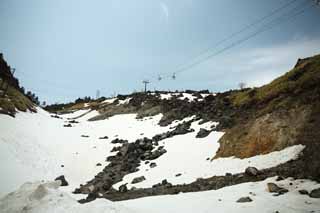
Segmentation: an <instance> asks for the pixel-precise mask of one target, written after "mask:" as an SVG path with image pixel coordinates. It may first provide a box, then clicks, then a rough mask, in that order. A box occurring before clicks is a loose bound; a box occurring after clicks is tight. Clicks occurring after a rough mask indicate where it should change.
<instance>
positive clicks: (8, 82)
mask: <svg viewBox="0 0 320 213" xmlns="http://www.w3.org/2000/svg"><path fill="white" fill-rule="evenodd" d="M4 93H5V94H4ZM27 110H30V111H35V106H34V104H33V103H32V102H31V101H30V100H29V99H28V98H27V97H26V96H24V94H23V93H22V92H21V89H20V87H19V81H18V79H16V78H14V76H13V75H12V73H11V68H10V66H9V65H8V64H7V62H6V61H5V60H4V58H3V55H2V54H0V113H2V114H7V115H10V116H14V115H15V113H16V112H17V111H23V112H26V111H27Z"/></svg>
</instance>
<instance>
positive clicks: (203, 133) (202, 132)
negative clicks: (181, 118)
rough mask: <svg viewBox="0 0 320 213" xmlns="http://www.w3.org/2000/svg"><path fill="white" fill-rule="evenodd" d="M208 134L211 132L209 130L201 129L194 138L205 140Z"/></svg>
mask: <svg viewBox="0 0 320 213" xmlns="http://www.w3.org/2000/svg"><path fill="white" fill-rule="evenodd" d="M210 132H211V131H210V130H206V129H204V128H201V129H200V130H199V132H198V133H197V135H196V138H205V137H207V136H208V135H209V134H210Z"/></svg>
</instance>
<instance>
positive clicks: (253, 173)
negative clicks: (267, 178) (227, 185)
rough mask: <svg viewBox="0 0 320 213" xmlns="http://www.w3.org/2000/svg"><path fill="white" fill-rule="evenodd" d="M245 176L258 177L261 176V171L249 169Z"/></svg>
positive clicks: (253, 168)
mask: <svg viewBox="0 0 320 213" xmlns="http://www.w3.org/2000/svg"><path fill="white" fill-rule="evenodd" d="M245 174H246V175H249V176H257V175H258V174H259V170H258V169H257V168H255V167H248V168H246V170H245Z"/></svg>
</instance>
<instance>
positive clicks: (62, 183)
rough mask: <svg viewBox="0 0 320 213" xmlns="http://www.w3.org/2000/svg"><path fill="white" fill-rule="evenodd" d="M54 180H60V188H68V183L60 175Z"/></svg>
mask: <svg viewBox="0 0 320 213" xmlns="http://www.w3.org/2000/svg"><path fill="white" fill-rule="evenodd" d="M54 180H60V181H61V186H68V185H69V183H68V182H67V180H66V179H65V177H64V175H61V176H59V177H57V178H56V179H54Z"/></svg>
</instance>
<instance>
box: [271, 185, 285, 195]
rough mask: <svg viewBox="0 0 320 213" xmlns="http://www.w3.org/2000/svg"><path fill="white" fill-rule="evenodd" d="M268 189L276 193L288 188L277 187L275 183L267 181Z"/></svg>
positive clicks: (282, 192) (281, 192) (279, 193)
mask: <svg viewBox="0 0 320 213" xmlns="http://www.w3.org/2000/svg"><path fill="white" fill-rule="evenodd" d="M267 186H268V191H269V192H271V193H277V194H278V195H281V194H284V193H287V192H288V189H285V188H282V187H279V186H278V185H277V184H275V183H267Z"/></svg>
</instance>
